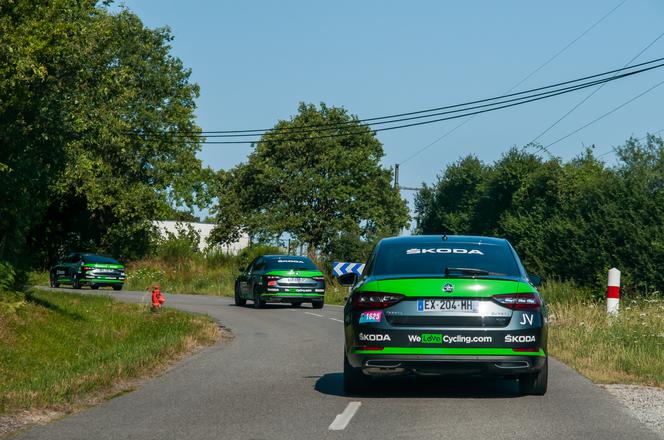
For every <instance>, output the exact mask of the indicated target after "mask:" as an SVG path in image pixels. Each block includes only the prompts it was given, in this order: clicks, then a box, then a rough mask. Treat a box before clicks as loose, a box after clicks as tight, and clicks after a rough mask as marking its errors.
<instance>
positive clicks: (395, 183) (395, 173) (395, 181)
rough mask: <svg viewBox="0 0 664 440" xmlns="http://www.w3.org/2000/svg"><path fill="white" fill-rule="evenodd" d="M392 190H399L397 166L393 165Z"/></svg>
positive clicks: (396, 164)
mask: <svg viewBox="0 0 664 440" xmlns="http://www.w3.org/2000/svg"><path fill="white" fill-rule="evenodd" d="M394 188H395V189H396V188H399V164H398V163H395V164H394Z"/></svg>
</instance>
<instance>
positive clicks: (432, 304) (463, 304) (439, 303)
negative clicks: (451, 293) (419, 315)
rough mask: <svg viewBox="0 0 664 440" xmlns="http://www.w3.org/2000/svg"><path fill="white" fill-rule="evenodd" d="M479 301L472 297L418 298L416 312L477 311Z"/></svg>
mask: <svg viewBox="0 0 664 440" xmlns="http://www.w3.org/2000/svg"><path fill="white" fill-rule="evenodd" d="M478 306H479V303H478V302H477V301H473V300H472V299H446V298H432V299H418V300H417V311H418V312H457V313H478V308H479V307H478Z"/></svg>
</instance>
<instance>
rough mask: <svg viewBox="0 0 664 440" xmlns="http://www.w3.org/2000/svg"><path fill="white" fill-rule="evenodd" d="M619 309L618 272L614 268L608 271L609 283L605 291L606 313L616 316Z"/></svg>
mask: <svg viewBox="0 0 664 440" xmlns="http://www.w3.org/2000/svg"><path fill="white" fill-rule="evenodd" d="M619 307H620V271H619V270H618V269H616V268H615V267H614V268H612V269H609V282H608V287H607V289H606V312H607V313H608V314H609V315H617V314H618V308H619Z"/></svg>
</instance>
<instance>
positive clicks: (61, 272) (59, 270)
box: [49, 252, 125, 290]
mask: <svg viewBox="0 0 664 440" xmlns="http://www.w3.org/2000/svg"><path fill="white" fill-rule="evenodd" d="M49 278H50V284H51V287H59V286H60V285H61V284H70V285H71V286H72V287H73V288H74V289H80V288H81V287H82V286H90V288H91V289H97V288H99V287H104V286H110V287H113V289H114V290H121V289H122V285H123V284H124V282H125V268H124V266H123V265H122V264H120V263H119V262H118V261H117V260H115V259H113V258H110V257H105V256H102V255H96V254H89V253H80V252H75V253H72V254H69V255H68V256H67V257H66V258H64V259H63V260H61V261H59V262H58V264H56V265H55V266H53V267H52V268H51V271H50V274H49Z"/></svg>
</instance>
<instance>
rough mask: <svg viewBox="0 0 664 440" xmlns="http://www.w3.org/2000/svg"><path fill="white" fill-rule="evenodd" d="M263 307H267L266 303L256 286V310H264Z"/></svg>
mask: <svg viewBox="0 0 664 440" xmlns="http://www.w3.org/2000/svg"><path fill="white" fill-rule="evenodd" d="M263 307H265V301H264V300H262V299H261V297H260V295H259V294H258V289H257V288H256V286H254V309H262V308H263Z"/></svg>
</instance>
